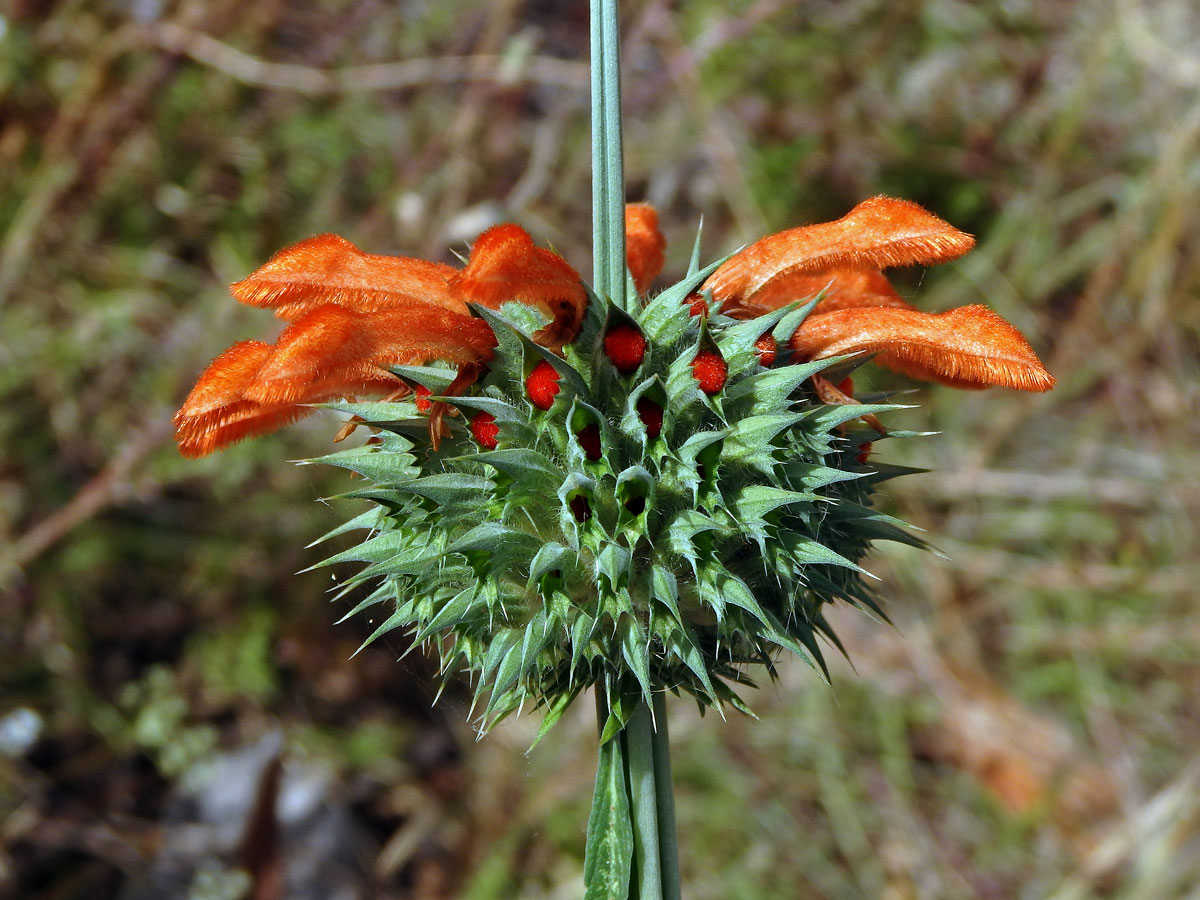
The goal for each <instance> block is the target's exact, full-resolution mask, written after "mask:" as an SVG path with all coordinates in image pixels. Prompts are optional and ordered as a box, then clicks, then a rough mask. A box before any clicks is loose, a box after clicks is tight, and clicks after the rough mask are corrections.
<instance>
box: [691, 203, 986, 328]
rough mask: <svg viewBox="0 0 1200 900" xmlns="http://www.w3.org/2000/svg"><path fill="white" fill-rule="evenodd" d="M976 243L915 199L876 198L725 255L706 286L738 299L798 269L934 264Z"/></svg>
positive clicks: (722, 297)
mask: <svg viewBox="0 0 1200 900" xmlns="http://www.w3.org/2000/svg"><path fill="white" fill-rule="evenodd" d="M974 246H975V238H973V237H971V235H969V234H965V233H964V232H961V231H959V230H958V229H957V228H955V227H953V226H952V225H950V224H948V223H947V222H944V221H942V220H941V219H939V218H938V217H937V216H935V215H933V214H932V213H930V212H927V211H925V210H924V209H922V208H921V207H920V206H918V205H917V204H915V203H910V202H909V201H907V200H896V199H894V198H892V197H872V198H871V199H870V200H864V201H863V202H862V203H860V204H858V206H856V207H854V209H852V210H850V212H848V213H846V215H844V216H842V218H840V219H838V220H837V221H835V222H825V223H822V224H820V225H803V226H801V227H799V228H790V229H788V230H787V231H780V232H778V233H776V234H772V235H769V236H767V237H765V238H762V239H761V240H758V241H755V242H754V243H753V244H751V245H750V246H749V247H746V248H745V249H744V250H742V251H740V252H739V253H736V254H734V255H733V256H732V257H730V258H729V259H728V260H726V261H725V263H724V264H722V265H721V267H720V268H718V269H717V271H715V272H713V274H712V275H710V276H709V278H708V280H707V281H706V282H705V283H704V286H703V287H704V288H705V289H707V290H710V291H712V294H713V297H714V298H715V299H716V300H717V301H719V302H721V303H723V304H724V303H739V302H742V301H747V300H749V299H750V298H752V297H753V296H754V295H755V294H756V293H757V292H758V291H761V290H763V289H764V288H766V287H767V286H768V285H770V284H771V282H772V281H774V280H775V279H778V278H786V277H788V276H790V275H794V274H807V273H813V272H825V271H828V270H830V269H883V268H889V267H892V266H910V265H932V264H934V263H939V262H946V261H947V260H951V259H954V258H955V257H958V256H962V255H963V254H964V253H966V252H967V251H968V250H970V249H971V248H972V247H974ZM800 296H803V295H800Z"/></svg>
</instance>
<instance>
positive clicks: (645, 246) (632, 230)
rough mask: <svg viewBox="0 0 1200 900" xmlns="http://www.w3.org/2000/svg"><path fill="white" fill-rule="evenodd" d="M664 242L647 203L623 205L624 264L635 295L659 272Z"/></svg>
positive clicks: (663, 252) (653, 210) (652, 208)
mask: <svg viewBox="0 0 1200 900" xmlns="http://www.w3.org/2000/svg"><path fill="white" fill-rule="evenodd" d="M666 248H667V239H666V238H665V237H663V235H662V232H661V231H659V230H658V210H656V209H655V208H654V207H653V206H651V205H650V204H649V203H628V204H626V205H625V264H626V265H628V266H629V273H630V274H631V275H632V276H633V283H634V286H635V287H637V291H638V293H639V294H644V293H646V289H647V288H648V287H650V285H651V284H652V283H653V282H654V279H655V278H657V277H658V275H659V273H660V272H662V269H663V263H664V262H665V261H666V255H665V251H666Z"/></svg>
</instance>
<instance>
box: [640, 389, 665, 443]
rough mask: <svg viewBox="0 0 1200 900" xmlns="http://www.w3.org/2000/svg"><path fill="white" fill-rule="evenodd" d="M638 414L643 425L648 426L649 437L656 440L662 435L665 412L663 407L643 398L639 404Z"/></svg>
mask: <svg viewBox="0 0 1200 900" xmlns="http://www.w3.org/2000/svg"><path fill="white" fill-rule="evenodd" d="M637 413H638V418H640V419H641V420H642V424H643V425H645V426H646V434H647V435H649V436H650V437H652V438H656V437H658V436H659V435H660V434H662V423H663V411H662V407H661V406H659V405H658V404H657V403H655V402H654V401H653V400H648V399H647V398H645V397H641V398H639V399H638V402H637Z"/></svg>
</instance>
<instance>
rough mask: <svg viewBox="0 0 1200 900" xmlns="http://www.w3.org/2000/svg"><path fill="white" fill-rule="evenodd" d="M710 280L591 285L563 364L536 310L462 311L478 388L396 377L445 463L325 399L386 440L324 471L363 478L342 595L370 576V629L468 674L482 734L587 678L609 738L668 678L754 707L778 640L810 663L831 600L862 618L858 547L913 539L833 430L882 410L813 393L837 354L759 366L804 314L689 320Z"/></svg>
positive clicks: (375, 420) (375, 408)
mask: <svg viewBox="0 0 1200 900" xmlns="http://www.w3.org/2000/svg"><path fill="white" fill-rule="evenodd" d="M710 271H712V267H710V268H709V269H707V270H704V271H702V272H693V273H692V274H691V275H690V276H689V277H688V278H687V279H685V281H683V282H681V283H679V284H677V285H675V286H673V287H671V288H669V289H667V290H666V291H664V292H663V293H661V294H659V295H658V296H657V297H655V298H653V299H652V300H650V301H648V302H647V303H646V304H645V305H644V306H642V305H636V304H635V307H636V308H635V309H634V310H633V311H625V310H622V309H620V308H618V307H617V306H615V305H613V304H611V303H608V302H606V301H603V300H601V299H599V298H597V297H595V296H594V295H593V296H592V297H591V300H590V303H589V309H588V316H587V320H586V322H585V323H584V325H583V328H582V330H581V332H580V334H579V335H578V337H577V338H576V340H575V341H574V342H573V343H571V344H569V345H568V346H567V347H566V348H565V352H564V357H563V358H560V357H558V356H556V355H554V354H553V353H551V352H550V351H548V350H546V349H545V348H543V347H541V346H539V345H537V344H536V343H534V342H533V341H532V340H530V338H529V337H528V335H529V334H531V333H532V332H533V331H534V330H535V327H534V326H532V325H531V323H530V322H528V321H526V319H527V317H524V318H523V317H521V316H520V315H517V316H516V317H515V319H514V320H510V319H509V318H507V317H506V316H505V315H504V314H497V313H496V312H493V311H491V310H488V309H485V308H481V307H475V308H474V309H475V312H476V314H477V315H479V316H481V317H483V318H484V319H485V320H486V321H487V322H488V324H489V325H490V326H491V327H492V330H493V331H494V333H495V335H496V338H497V347H496V350H495V356H494V358H493V360H492V361H491V363H490V367H489V369H488V371H487V373H486V374H485V375H484V377H482V378H481V379H480V381H479V382H478V383H477V384H476V385H475V387H474V388H473V390H472V392H471V393H470V394H469V395H467V396H443V392H445V391H446V390H447V388H448V387H449V385H450V383H451V381H452V380H453V378H454V372H453V371H451V370H449V369H441V368H418V367H397V368H396V369H394V370H393V371H394V372H395V373H396V374H398V375H400V376H401V377H403V378H404V379H406V380H407V381H408V382H410V383H411V384H412V385H413V386H414V387H417V388H418V389H425V390H428V391H429V392H430V395H429V396H430V398H431V399H433V400H435V401H436V400H441V401H443V402H445V403H448V404H450V406H451V408H452V409H456V410H457V411H458V413H459V414H458V415H455V416H449V417H447V418H446V419H445V421H446V422H447V424H448V425H449V436H448V437H446V438H445V439H443V440H442V442H441V444H440V447H439V448H438V449H437V450H436V451H435V450H434V449H433V448H432V446H431V445H430V440H429V429H428V420H427V419H426V418H424V417H422V416H421V415H420V414H419V409H418V406H417V405H415V404H414V403H413V402H410V401H403V402H381V403H358V404H340V405H339V406H338V408H340V409H343V410H344V411H347V412H350V413H353V414H355V415H358V416H360V417H362V419H364V420H365V421H366V422H367V423H368V424H369V425H371V426H372V427H373V428H375V429H377V430H378V436H377V438H376V439H375V440H373V441H371V442H369V443H368V444H367V445H365V446H363V447H360V448H357V449H353V450H348V451H344V452H341V453H337V454H333V455H330V456H326V457H323V458H321V459H320V460H316V461H317V462H325V463H331V464H335V465H339V466H343V467H345V468H348V469H352V470H354V471H357V472H359V473H361V474H363V475H364V476H366V477H367V478H368V479H370V480H371V481H372V482H373V483H374V484H373V485H372V486H370V487H367V488H364V489H360V490H357V491H354V492H352V493H351V494H350V495H349V496H352V497H358V498H365V499H368V500H371V501H373V502H374V503H375V504H376V508H375V509H372V510H371V511H369V512H367V513H364V514H363V515H360V516H358V517H357V518H355V519H354V520H352V521H351V522H349V523H347V524H346V525H345V526H343V527H341V528H339V529H337V530H336V531H335V532H333V533H332V534H341V533H343V532H346V531H349V530H353V529H368V530H369V531H370V534H369V536H368V537H367V538H366V540H364V541H363V542H362V543H361V544H359V545H358V546H356V547H354V548H353V549H351V550H347V551H345V552H343V553H339V554H337V555H336V556H334V557H332V558H331V559H330V560H327V561H326V563H327V564H328V563H340V562H346V561H360V562H365V563H367V566H366V567H365V568H363V569H362V570H361V571H359V572H358V573H356V574H355V575H354V576H352V577H351V578H350V579H349V580H348V581H347V582H346V587H347V589H348V588H349V587H356V586H359V585H362V584H369V585H372V586H373V590H372V591H371V593H370V594H369V595H368V596H367V597H366V598H365V599H364V600H363V601H362V602H361V603H359V604H358V605H357V607H356V608H355V609H354V610H352V613H351V614H353V613H356V612H359V611H362V610H365V609H369V608H372V607H374V606H376V605H377V604H384V605H385V608H386V609H387V611H388V612H387V615H386V617H385V619H384V621H383V622H382V624H380V625H379V626H378V627H377V628H376V630H375V632H374V634H373V635H372V636H371V638H370V640H374V639H375V638H377V637H379V636H380V635H382V634H385V633H387V632H390V631H393V630H395V629H404V630H407V631H409V632H411V634H412V635H413V638H414V640H415V641H417V642H418V643H424V644H428V645H430V646H432V647H435V648H437V650H438V652H439V653H440V654H441V659H442V669H443V672H444V674H446V675H447V676H449V675H450V674H451V673H454V672H456V671H458V670H460V669H467V670H469V671H470V672H471V673H472V674H473V675H475V676H477V677H476V679H475V684H476V692H477V697H476V699H477V701H479V702H481V703H482V705H483V725H484V726H485V727H486V726H487V725H488V724H490V723H491V722H493V721H495V720H496V719H498V718H500V717H502V716H504V715H506V714H508V713H510V712H512V711H514V710H516V709H518V708H520V707H521V705H522V704H524V703H525V702H526V701H532V703H534V704H535V705H544V706H546V707H548V716H547V724H550V723H552V722H553V721H554V720H555V719H557V717H558V715H560V714H561V712H562V711H563V710H564V709H565V708H566V706H567V705H568V704H569V703H570V702H571V700H573V699H574V698H575V697H576V696H577V695H578V694H579V692H580V691H582V690H583V689H585V688H587V687H589V686H597V687H599V688H600V689H603V690H605V691H606V693H607V697H608V701H609V703H608V705H609V708H610V709H611V710H612V716H611V718H610V722H609V723H608V727H607V728H606V732H608V733H612V732H615V731H616V730H617V729H619V728H620V727H622V726H623V725H624V717H625V715H626V714H627V711H628V710H631V709H632V708H633V704H634V703H636V702H637V701H638V700H640V699H646V700H647V701H649V699H650V694H651V692H652V691H653V690H656V689H657V688H659V687H666V688H669V689H672V690H676V691H678V690H682V691H686V692H688V693H690V694H692V695H693V696H694V697H695V698H696V699H697V700H698V701H699V702H700V703H701V704H702V705H703V706H708V705H716V706H721V705H723V704H726V703H729V704H732V705H734V706H737V707H738V708H744V707H743V706H742V702H741V700H740V699H739V698H738V696H737V695H736V694H735V692H734V690H733V688H732V686H731V685H732V684H736V683H742V684H748V683H750V682H749V681H748V680H747V677H746V674H745V671H744V670H745V668H746V666H748V665H750V664H760V665H762V666H764V667H765V668H766V670H767V671H768V673H772V674H773V671H774V667H773V661H774V658H775V657H776V655H777V654H778V651H779V650H780V649H781V648H786V649H788V650H791V651H792V652H794V653H796V654H798V655H800V656H802V657H804V658H805V659H806V660H808V661H809V662H810V663H814V664H816V665H818V666H820V667H821V668H822V669H823V668H824V663H823V660H822V658H821V651H820V649H819V646H818V638H819V636H820V635H824V636H825V637H826V638H828V639H829V640H830V641H832V642H833V643H834V644H836V638H835V637H834V635H833V634H832V632H831V631H830V629H829V626H828V624H827V623H826V621H825V618H824V617H823V615H822V607H823V605H824V604H825V603H827V602H829V601H831V600H834V599H837V598H841V599H845V600H848V601H849V602H851V603H856V604H866V605H868V606H870V607H871V608H873V609H875V606H874V603H873V601H872V600H871V598H870V596H869V594H868V593H867V591H866V590H865V587H864V585H863V584H862V583H861V581H860V576H861V569H859V567H858V560H859V559H860V558H861V557H862V555H863V553H864V552H865V551H866V549H867V545H868V542H869V541H870V540H871V539H876V538H892V539H899V540H905V541H909V542H912V541H913V539H912V538H911V537H909V536H908V535H907V534H906V533H905V532H903V531H902V530H901V529H900V528H898V527H897V525H898V524H899V523H896V522H895V521H894V520H891V519H889V518H888V517H886V516H882V515H880V514H878V513H875V512H874V511H872V510H870V509H869V508H868V506H867V504H868V502H869V494H870V490H871V487H872V486H873V485H874V484H875V483H877V482H878V481H880V480H882V473H880V472H878V471H872V470H870V469H867V468H864V467H863V466H862V465H861V463H859V461H858V460H857V457H858V455H859V448H860V445H861V444H862V443H863V442H864V441H865V440H868V439H870V438H871V437H877V435H876V434H875V433H874V432H873V431H866V430H863V431H862V432H857V431H853V432H847V430H846V428H847V425H848V424H850V423H851V422H852V420H854V419H857V418H858V417H860V416H862V415H864V414H867V413H873V412H879V411H881V410H883V409H886V408H888V407H885V406H864V405H859V406H825V405H823V404H821V403H819V402H818V401H817V400H816V399H815V397H813V396H812V395H811V393H810V392H809V390H808V388H807V387H806V386H805V383H806V380H807V379H808V378H809V377H811V376H812V375H813V374H815V373H816V372H818V371H821V370H822V369H824V368H826V367H828V366H830V365H831V364H836V363H837V362H838V361H837V360H822V361H819V362H815V363H805V364H787V362H788V361H787V360H786V359H785V358H782V357H783V355H782V354H780V356H781V359H780V362H781V363H783V364H782V365H779V366H778V367H775V368H764V366H763V363H764V362H773V361H774V360H773V358H772V357H773V356H774V354H775V346H776V340H775V338H784V337H786V336H787V335H790V334H791V333H792V332H793V331H794V330H795V329H796V328H797V326H798V325H799V323H800V321H802V319H803V317H804V315H806V313H807V312H808V309H809V308H810V307H804V308H796V307H795V306H794V305H793V306H791V307H785V308H784V309H781V310H778V311H776V312H774V313H772V314H769V315H767V316H763V317H761V318H758V319H754V320H752V321H745V322H741V321H736V320H733V319H728V318H725V317H722V316H719V315H713V316H710V317H702V316H693V315H692V314H691V312H690V310H689V304H688V303H686V302H685V299H686V298H687V296H688V294H689V292H690V291H692V290H693V289H694V288H695V285H696V284H698V283H699V282H700V281H701V280H702V279H703V278H704V277H705V276H706V275H707V274H708V273H709V272H710ZM507 312H509V309H508V308H506V309H505V313H507ZM773 334H774V337H773V336H772V335H773ZM778 344H779V345H781V346H783V345H785V344H786V341H785V340H780V341H778ZM768 351H769V353H768ZM417 403H424V404H426V406H425V409H427V408H428V407H427V404H428V399H427V398H426V396H424V391H422V392H421V395H419V400H417ZM864 476H866V477H864ZM330 536H332V535H330ZM369 642H370V641H368V643H369Z"/></svg>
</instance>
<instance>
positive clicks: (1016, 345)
mask: <svg viewBox="0 0 1200 900" xmlns="http://www.w3.org/2000/svg"><path fill="white" fill-rule="evenodd" d="M791 346H792V349H793V350H795V351H796V353H797V355H798V356H799V357H800V358H801V359H824V358H826V357H830V356H841V355H843V354H853V353H875V354H876V357H875V359H876V361H877V362H879V363H881V364H882V365H885V366H887V367H888V368H890V369H893V370H895V371H897V372H901V373H902V374H905V375H909V376H912V377H913V378H922V379H925V380H929V381H937V382H941V383H942V384H947V385H950V386H952V387H963V388H971V387H989V386H991V385H1002V386H1004V387H1010V388H1017V389H1018V390H1023V391H1048V390H1050V388H1052V387H1054V376H1052V375H1051V374H1050V373H1049V372H1047V371H1046V369H1045V367H1044V366H1043V365H1042V363H1041V360H1039V359H1038V357H1037V354H1036V353H1034V352H1033V348H1032V347H1030V346H1029V342H1028V341H1026V340H1025V338H1024V336H1023V335H1022V334H1021V332H1019V331H1018V330H1017V329H1016V328H1014V327H1013V326H1012V325H1010V324H1009V323H1008V322H1006V321H1005V320H1004V319H1002V318H1001V317H1000V316H998V315H996V314H995V313H994V312H992V311H991V310H990V309H988V308H987V307H986V306H961V307H959V308H957V309H951V310H949V311H947V312H944V313H926V312H921V311H920V310H915V309H890V308H886V307H873V308H859V309H841V310H835V311H833V312H827V313H820V314H816V315H811V316H809V317H808V318H807V319H805V321H804V324H803V325H801V326H800V327H799V328H798V329H797V330H796V333H795V334H793V335H792V339H791Z"/></svg>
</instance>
